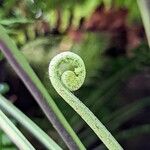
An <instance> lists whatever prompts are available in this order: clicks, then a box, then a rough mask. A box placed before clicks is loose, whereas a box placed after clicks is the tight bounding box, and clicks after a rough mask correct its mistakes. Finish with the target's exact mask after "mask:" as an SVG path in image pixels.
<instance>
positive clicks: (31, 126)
mask: <svg viewBox="0 0 150 150" xmlns="http://www.w3.org/2000/svg"><path fill="white" fill-rule="evenodd" d="M0 108H1V109H3V110H5V111H6V112H7V113H8V114H10V115H11V116H13V117H14V118H15V119H16V120H17V121H18V122H20V124H21V125H22V126H24V127H25V128H26V129H27V130H29V131H30V132H31V133H32V134H33V135H34V136H35V137H36V138H37V139H38V140H39V141H40V142H41V143H43V145H44V146H45V147H46V148H48V149H53V150H61V148H60V147H59V146H58V145H57V144H56V143H55V142H54V141H53V140H52V139H51V138H50V137H49V136H48V135H47V134H46V133H45V132H44V131H43V130H42V129H41V128H39V127H38V126H37V125H36V124H35V123H34V122H33V121H32V120H31V119H30V118H28V117H27V116H26V115H24V114H23V113H22V112H21V111H20V110H19V109H18V108H16V107H15V106H14V105H13V104H12V103H11V102H9V100H7V99H6V98H5V97H3V96H2V95H0Z"/></svg>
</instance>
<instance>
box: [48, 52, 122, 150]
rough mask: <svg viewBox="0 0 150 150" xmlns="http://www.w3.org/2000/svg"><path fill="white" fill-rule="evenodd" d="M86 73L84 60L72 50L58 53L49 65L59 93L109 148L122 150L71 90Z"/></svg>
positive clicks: (78, 84)
mask: <svg viewBox="0 0 150 150" xmlns="http://www.w3.org/2000/svg"><path fill="white" fill-rule="evenodd" d="M65 65H68V66H69V70H67V69H66V66H65ZM63 66H65V67H63ZM63 68H65V69H63ZM85 74H86V73H85V66H84V62H83V61H82V59H81V58H80V57H79V56H78V55H76V54H74V53H72V52H64V53H61V54H59V55H57V56H56V57H54V58H53V59H52V61H51V62H50V65H49V76H50V80H51V83H52V85H53V86H54V88H55V90H56V91H57V92H58V94H59V95H60V96H61V97H62V98H63V99H64V100H65V101H66V102H67V103H68V104H69V105H70V106H71V107H72V108H73V109H74V110H75V111H76V112H77V113H78V114H79V115H80V116H81V117H82V118H83V119H84V121H85V122H86V123H87V124H88V125H89V126H90V127H91V128H92V129H93V131H94V132H95V134H96V135H97V136H98V137H99V138H100V139H101V140H102V142H103V143H104V144H105V145H106V147H107V148H108V149H110V150H122V147H121V146H120V145H119V143H118V142H117V141H116V140H115V138H114V137H113V136H112V135H111V133H110V132H109V131H108V130H107V129H106V127H105V126H104V125H103V124H102V123H101V122H100V121H99V120H98V119H97V117H96V116H95V115H94V114H93V113H92V112H91V111H90V110H89V109H88V108H87V107H86V106H85V105H84V104H83V103H82V102H81V101H80V100H79V99H78V98H77V97H76V96H74V95H73V94H72V93H71V92H70V91H75V90H77V89H78V88H80V87H81V85H82V84H83V82H84V79H85Z"/></svg>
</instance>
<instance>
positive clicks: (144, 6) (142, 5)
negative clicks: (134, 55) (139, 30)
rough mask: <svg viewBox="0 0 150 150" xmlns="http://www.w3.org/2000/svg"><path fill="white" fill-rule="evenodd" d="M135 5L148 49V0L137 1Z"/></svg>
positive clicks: (149, 4)
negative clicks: (139, 15)
mask: <svg viewBox="0 0 150 150" xmlns="http://www.w3.org/2000/svg"><path fill="white" fill-rule="evenodd" d="M137 3H138V6H139V9H140V12H141V17H142V20H143V24H144V28H145V33H146V36H147V40H148V44H149V47H150V2H149V0H137Z"/></svg>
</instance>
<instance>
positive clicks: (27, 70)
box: [0, 25, 84, 149]
mask: <svg viewBox="0 0 150 150" xmlns="http://www.w3.org/2000/svg"><path fill="white" fill-rule="evenodd" d="M0 49H1V50H2V52H3V54H4V55H5V57H6V58H7V60H8V62H9V63H10V64H11V66H12V67H13V68H14V70H15V71H16V73H17V74H18V75H19V76H20V78H21V79H22V81H23V82H24V84H25V85H26V87H27V88H28V89H29V91H30V92H31V94H32V95H33V97H34V98H35V100H36V101H37V103H38V104H39V105H40V107H41V109H42V110H43V112H44V113H45V115H46V116H47V118H48V119H49V121H50V122H51V123H52V124H53V126H54V127H55V129H56V130H57V131H58V133H59V134H60V136H61V137H62V139H63V140H64V141H65V143H66V144H67V146H68V147H69V148H70V149H78V148H82V149H84V146H83V144H82V143H81V141H80V140H79V138H78V136H77V135H76V134H75V132H74V131H73V129H72V128H71V126H70V125H69V123H68V122H67V120H66V119H65V117H64V116H63V114H62V113H61V111H60V110H59V109H58V107H57V105H56V104H55V102H54V100H53V99H52V98H51V96H50V95H49V94H48V92H47V90H46V89H45V87H44V85H43V84H42V83H41V81H40V80H39V78H38V77H37V76H36V74H35V72H34V71H33V70H32V68H31V67H30V65H29V63H28V62H27V60H26V59H25V57H24V56H23V55H22V53H21V52H19V50H18V48H17V46H16V45H15V43H14V42H13V41H12V39H11V38H10V37H9V36H8V35H7V33H6V31H5V29H4V28H3V27H2V26H1V25H0Z"/></svg>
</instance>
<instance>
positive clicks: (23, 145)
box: [0, 110, 35, 150]
mask: <svg viewBox="0 0 150 150" xmlns="http://www.w3.org/2000/svg"><path fill="white" fill-rule="evenodd" d="M0 128H1V129H2V130H3V131H4V132H5V133H6V134H7V135H8V136H9V138H10V139H11V140H12V141H13V142H14V143H15V144H16V146H17V147H18V148H19V149H22V150H35V148H34V147H33V146H32V145H31V144H30V143H29V141H28V140H27V139H26V138H25V137H24V135H23V134H22V133H21V132H20V131H19V130H18V129H17V128H16V127H15V125H14V124H13V123H12V122H11V121H10V120H9V119H8V118H7V117H6V115H5V114H4V113H3V112H2V111H1V110H0Z"/></svg>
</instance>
